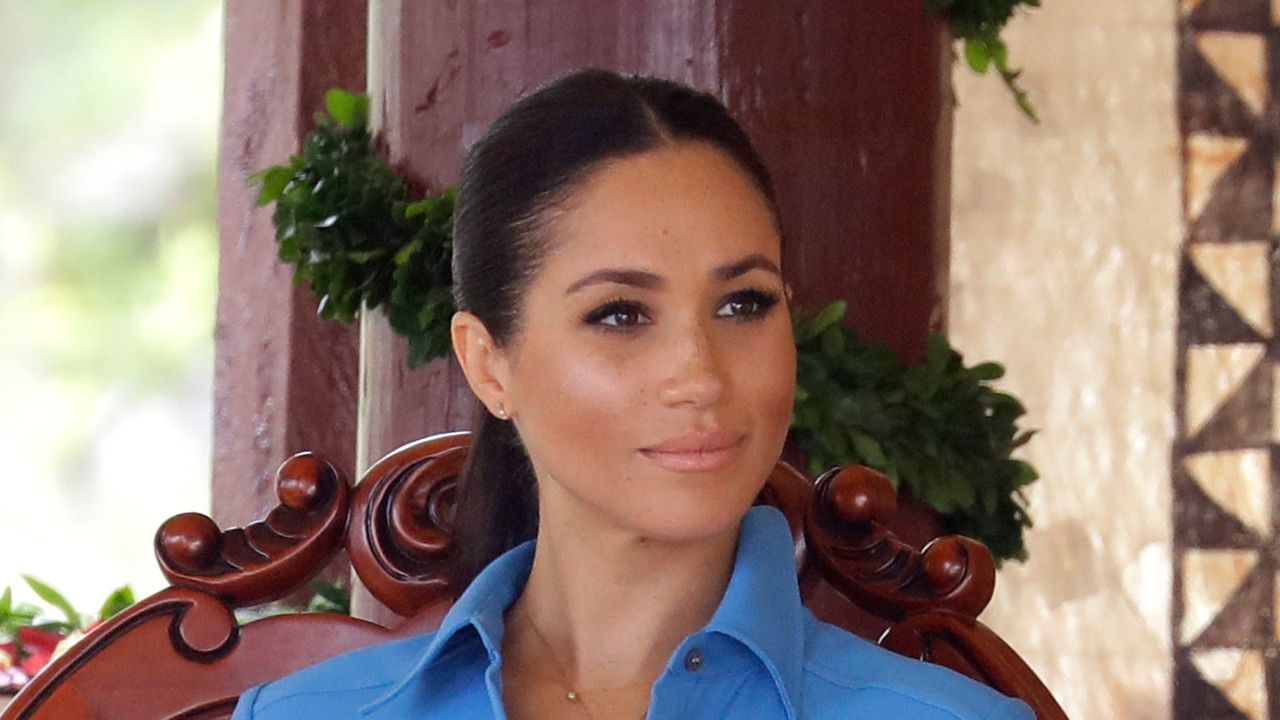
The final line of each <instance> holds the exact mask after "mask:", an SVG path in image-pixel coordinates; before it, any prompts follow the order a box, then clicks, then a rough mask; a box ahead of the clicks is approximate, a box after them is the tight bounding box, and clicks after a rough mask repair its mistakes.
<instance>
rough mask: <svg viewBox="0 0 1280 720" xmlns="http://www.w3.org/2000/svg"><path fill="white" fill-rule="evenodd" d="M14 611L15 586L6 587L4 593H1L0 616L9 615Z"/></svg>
mask: <svg viewBox="0 0 1280 720" xmlns="http://www.w3.org/2000/svg"><path fill="white" fill-rule="evenodd" d="M11 612H13V588H11V587H6V588H5V589H4V595H0V617H8V616H9V614H10V613H11Z"/></svg>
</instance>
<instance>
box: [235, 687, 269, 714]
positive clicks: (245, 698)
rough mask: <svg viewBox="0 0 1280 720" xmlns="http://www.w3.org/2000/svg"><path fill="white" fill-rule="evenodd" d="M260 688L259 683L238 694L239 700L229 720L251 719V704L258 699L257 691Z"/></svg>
mask: <svg viewBox="0 0 1280 720" xmlns="http://www.w3.org/2000/svg"><path fill="white" fill-rule="evenodd" d="M261 689H262V686H261V685H258V686H257V687H252V688H249V689H248V690H246V691H245V692H244V694H243V695H241V696H240V700H239V701H238V702H236V709H235V712H233V713H231V719H230V720H253V705H254V703H255V702H257V700H258V691H259V690H261Z"/></svg>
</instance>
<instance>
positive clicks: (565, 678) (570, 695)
mask: <svg viewBox="0 0 1280 720" xmlns="http://www.w3.org/2000/svg"><path fill="white" fill-rule="evenodd" d="M517 609H518V610H519V611H520V613H521V614H522V615H524V621H525V623H527V624H528V625H529V629H530V630H532V631H533V634H534V635H535V636H536V637H537V638H538V642H540V643H542V646H543V647H545V648H546V649H547V654H548V655H550V656H551V664H553V665H555V667H556V672H558V673H560V681H561V683H562V684H563V685H564V686H565V688H567V691H566V692H565V695H564V698H565V700H568V701H569V702H571V703H573V704H574V705H576V706H577V707H578V708H579V709H580V710H582V713H583V714H584V715H586V716H587V718H589V720H596V716H595V714H593V713H592V712H591V708H590V707H588V706H587V701H586V699H585V698H583V697H582V693H580V692H578V691H577V690H574V689H573V687H572V685H571V684H570V683H569V673H568V672H566V671H565V669H564V666H563V665H561V664H560V659H559V658H557V657H556V652H555V650H553V649H551V643H550V642H549V641H548V640H547V636H545V635H543V634H542V631H541V630H539V629H538V624H537V623H535V622H534V621H533V616H532V615H530V614H529V612H528V611H527V610H526V609H525V608H524V605H523V604H521V605H520V606H519V607H518V608H517ZM621 687H627V686H626V685H622V686H621ZM648 716H649V706H648V704H645V708H644V710H643V711H642V712H641V713H640V717H639V719H638V720H645V718H647V717H648Z"/></svg>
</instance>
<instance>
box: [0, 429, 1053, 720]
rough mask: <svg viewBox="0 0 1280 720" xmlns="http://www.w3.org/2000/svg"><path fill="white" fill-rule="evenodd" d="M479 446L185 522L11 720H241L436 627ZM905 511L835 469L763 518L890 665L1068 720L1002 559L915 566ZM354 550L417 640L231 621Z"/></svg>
mask: <svg viewBox="0 0 1280 720" xmlns="http://www.w3.org/2000/svg"><path fill="white" fill-rule="evenodd" d="M469 442H470V434H469V433H465V432H463V433H447V434H443V435H436V436H432V437H429V438H425V439H423V440H419V441H417V442H414V443H410V444H408V445H405V446H404V447H401V448H399V449H398V450H396V451H394V452H392V453H390V454H389V455H387V456H386V457H385V458H383V459H382V460H380V461H378V462H377V463H376V464H375V465H374V466H373V467H371V468H370V469H369V470H368V471H367V472H366V473H365V474H364V477H363V478H362V479H361V482H360V483H359V485H358V486H357V487H356V488H355V489H354V490H349V489H348V487H347V485H346V483H345V482H344V481H343V480H342V478H340V477H339V476H338V474H337V473H336V472H335V471H334V470H333V468H332V467H330V466H329V465H328V464H326V463H324V462H322V461H321V460H319V459H318V458H316V457H315V456H314V455H311V454H309V453H303V454H300V455H297V456H295V457H293V458H290V459H289V460H288V461H286V462H285V463H284V465H282V466H281V468H280V470H279V472H278V473H277V476H276V490H277V494H278V496H279V498H280V505H279V506H278V507H276V508H275V509H273V510H272V511H271V512H270V513H269V514H268V516H267V517H266V519H265V520H262V521H260V522H256V523H253V524H251V525H249V526H248V527H245V528H233V529H230V530H225V531H223V530H220V529H219V528H218V527H217V526H216V525H215V524H214V523H213V521H212V520H210V519H209V518H208V517H206V516H204V515H199V514H195V513H186V514H182V515H178V516H175V517H173V518H171V519H170V520H168V521H167V522H165V523H164V525H162V526H161V528H160V530H159V531H158V532H157V533H156V541H155V552H156V558H157V560H158V561H159V563H160V566H161V568H162V570H163V571H164V573H165V576H166V577H167V578H169V580H170V582H171V583H172V585H171V586H170V587H169V588H166V589H165V590H162V591H160V592H159V593H156V594H155V595H152V596H151V597H149V598H147V599H145V600H143V601H142V602H140V603H138V604H137V605H135V606H134V607H132V608H130V609H129V610H127V611H126V612H124V613H121V614H120V615H118V616H116V617H115V618H113V619H112V620H111V621H110V622H108V623H106V624H104V625H103V626H101V627H99V628H98V629H97V630H95V631H93V632H92V633H91V634H90V635H89V636H88V637H86V638H85V639H83V640H82V641H81V642H79V643H77V644H76V645H75V646H74V647H73V648H72V649H71V650H70V651H68V652H67V653H66V654H65V655H63V656H61V657H60V658H58V659H57V660H56V661H54V662H53V663H52V664H51V665H50V666H49V667H48V668H46V669H45V671H44V672H42V673H40V674H39V675H37V676H36V678H35V679H34V680H33V681H32V682H31V683H30V684H29V685H28V686H27V687H26V688H25V689H24V690H23V692H22V693H20V694H19V695H18V696H17V697H16V698H15V699H14V701H13V703H12V704H11V705H10V706H9V707H8V708H7V709H6V710H5V711H3V712H0V720H55V719H56V720H90V718H130V719H131V720H133V719H136V720H179V719H181V720H215V719H217V718H226V717H228V716H229V715H230V713H231V710H232V708H233V707H234V704H235V699H236V697H237V696H238V695H239V694H240V693H241V692H243V691H244V690H246V689H248V688H249V687H252V686H253V685H256V684H258V683H261V682H265V681H268V680H271V679H274V678H277V677H280V676H282V675H285V674H287V673H289V672H292V671H293V670H296V669H300V668H302V667H305V666H307V665H311V664H314V663H316V662H319V661H321V660H324V659H326V658H328V657H332V656H333V655H336V654H339V653H341V652H346V651H349V650H354V649H357V648H360V647H364V646H367V645H370V644H373V643H376V642H380V641H383V640H390V639H392V638H395V637H402V636H406V635H409V634H413V633H418V632H423V631H426V630H429V629H431V628H434V627H436V626H437V625H438V623H439V621H440V619H441V618H442V617H443V615H444V613H445V611H446V610H447V607H448V604H449V602H450V601H451V599H452V597H453V596H454V594H455V593H454V590H455V588H452V587H451V582H452V580H451V576H450V571H449V567H450V560H451V557H452V552H453V537H452V519H453V504H454V495H455V488H456V482H457V477H458V475H459V474H460V473H461V471H462V469H463V467H464V465H465V460H466V453H467V447H468V444H469ZM896 497H897V496H896V494H895V492H894V490H893V488H892V487H891V486H890V484H889V481H888V480H887V479H885V478H884V477H883V476H881V475H879V474H877V473H875V472H873V471H870V470H868V469H866V468H861V467H845V468H837V469H835V470H832V471H831V472H828V473H825V474H824V475H823V476H822V477H820V478H819V479H818V481H817V482H816V483H812V482H810V480H809V479H808V478H806V477H805V476H804V475H802V474H800V473H799V472H797V471H796V470H794V469H793V468H792V467H791V466H790V465H787V464H786V463H783V462H780V463H778V465H777V466H776V467H775V468H774V470H773V472H772V473H771V475H770V477H769V479H768V482H767V483H766V485H765V487H764V489H763V490H762V492H761V493H760V496H759V498H758V499H757V502H758V503H767V504H770V505H774V506H776V507H778V508H780V509H781V510H782V512H783V514H784V515H785V516H786V518H787V521H788V523H789V524H790V526H791V532H792V538H793V540H794V542H795V547H796V568H797V571H798V572H802V573H803V574H804V576H808V573H809V572H810V571H811V570H813V569H814V568H816V570H817V572H818V573H820V574H821V576H822V578H823V579H824V580H825V581H826V582H827V583H828V584H829V586H830V587H831V588H834V589H835V590H836V591H837V592H838V593H839V594H840V596H842V597H843V598H847V599H848V600H849V601H851V602H852V603H853V604H854V605H857V606H858V607H862V608H865V609H867V610H870V611H871V612H873V613H875V614H877V615H879V616H880V617H883V618H886V619H887V620H890V621H893V623H894V624H893V625H892V626H891V627H890V628H889V630H888V631H886V632H885V634H884V635H883V637H882V638H881V640H880V642H881V644H883V645H884V646H885V647H888V648H890V649H892V650H895V651H897V652H899V653H903V654H905V655H909V656H912V657H917V658H920V659H923V660H928V661H931V662H936V663H939V664H942V665H946V666H948V667H951V668H953V669H956V670H958V671H960V672H963V673H966V674H968V675H970V676H971V677H974V678H976V679H978V680H979V681H981V682H985V683H987V684H989V685H992V686H993V687H995V688H997V689H999V690H1001V691H1002V692H1005V693H1006V694H1010V695H1014V696H1017V697H1021V698H1023V699H1024V700H1027V701H1028V702H1029V703H1030V704H1031V705H1032V707H1033V708H1034V709H1035V710H1036V713H1037V717H1038V718H1039V719H1040V720H1065V715H1063V713H1062V710H1061V708H1060V707H1059V706H1058V705H1057V703H1056V702H1055V701H1054V700H1053V697H1052V696H1051V695H1050V694H1049V692H1048V691H1047V690H1046V689H1045V687H1044V685H1043V684H1042V683H1041V682H1040V681H1039V679H1038V678H1036V676H1035V674H1034V673H1033V672H1032V671H1031V669H1030V668H1028V667H1027V666H1026V664H1025V663H1023V662H1022V660H1021V659H1020V658H1019V657H1018V656H1017V654H1016V653H1015V652H1014V651H1013V650H1012V649H1010V648H1009V646H1008V645H1006V644H1005V643H1004V642H1003V641H1001V640H1000V638H998V637H996V635H995V634H994V633H992V632H991V631H990V630H989V629H987V628H986V627H984V626H983V625H982V624H981V623H980V622H978V621H977V620H976V617H977V615H978V614H979V613H980V612H981V611H982V610H983V608H985V607H986V605H987V602H988V601H989V600H990V599H991V594H992V591H993V588H994V585H995V569H994V566H993V563H992V560H991V554H990V553H989V552H988V551H987V549H986V548H985V547H983V546H982V545H981V544H979V543H977V542H974V541H972V540H968V539H965V538H959V537H948V538H939V539H938V540H935V541H933V542H932V543H930V544H929V545H927V546H926V547H925V549H924V550H923V551H921V552H917V551H915V550H914V549H913V548H911V547H910V546H908V545H906V544H905V543H903V542H901V541H899V540H897V539H896V538H895V537H894V536H893V535H892V534H891V533H889V532H887V531H885V530H884V529H883V523H884V522H885V521H886V520H887V519H889V518H890V517H891V516H892V515H893V513H894V511H895V507H896ZM348 518H349V519H350V520H349V521H348ZM344 539H345V547H346V550H347V552H348V554H349V556H350V558H351V562H352V565H353V566H354V568H355V570H356V572H357V573H358V574H359V576H360V579H361V580H362V581H363V582H364V584H365V585H366V586H367V587H368V588H369V590H370V591H371V592H372V593H373V595H374V596H375V597H376V598H377V599H378V600H379V601H381V602H382V603H384V604H385V605H387V606H388V607H389V608H391V609H392V610H393V611H395V612H396V613H398V614H400V615H402V616H404V617H406V618H408V620H407V621H406V622H404V623H402V624H400V625H399V626H397V627H396V628H394V629H386V628H382V627H379V626H377V625H375V624H373V623H369V622H366V621H363V620H356V619H353V618H349V617H346V616H341V615H334V614H327V613H309V614H301V615H280V616H273V617H267V618H264V619H260V620H257V621H254V622H250V623H248V624H245V625H238V624H237V622H236V619H235V617H234V615H233V613H232V610H233V609H234V608H236V607H243V606H248V605H253V604H257V603H262V602H266V601H269V600H274V599H279V598H282V597H284V596H286V595H287V594H288V593H289V592H291V591H292V590H293V589H294V588H296V587H298V586H300V585H301V584H303V583H305V582H306V581H307V580H308V579H310V578H311V577H312V576H313V575H315V574H317V573H319V572H320V571H321V570H322V569H323V568H324V567H325V566H326V565H327V564H328V562H329V561H330V559H331V558H332V557H333V556H334V555H335V554H336V553H337V552H338V550H339V549H340V548H341V547H342V545H343V544H344ZM806 602H809V599H808V598H806ZM838 619H839V618H837V620H838Z"/></svg>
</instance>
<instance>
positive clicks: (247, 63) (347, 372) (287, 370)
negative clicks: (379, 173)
mask: <svg viewBox="0 0 1280 720" xmlns="http://www.w3.org/2000/svg"><path fill="white" fill-rule="evenodd" d="M224 20H225V23H226V27H225V38H226V79H225V84H224V91H223V122H222V141H221V149H220V153H219V159H218V235H219V244H220V259H219V268H218V311H217V312H218V315H217V318H218V319H217V336H216V345H215V353H216V366H215V373H214V438H213V452H214V466H213V509H214V517H215V518H216V519H217V520H218V521H219V522H220V523H222V524H224V525H230V524H244V523H248V522H249V521H251V520H253V519H256V518H261V517H262V516H263V515H265V513H266V512H267V510H269V509H270V508H271V507H273V506H275V505H276V498H275V495H274V491H273V486H272V482H271V481H272V478H273V475H274V473H275V470H276V468H277V467H278V466H279V465H280V463H281V462H282V461H284V459H285V458H287V457H288V456H289V455H291V454H293V453H295V452H298V451H300V450H314V451H316V452H319V453H321V454H323V455H324V456H325V457H326V458H328V459H330V460H331V461H333V462H334V463H336V464H337V465H338V467H339V469H340V470H341V471H342V472H343V473H344V474H346V476H347V477H351V474H352V473H353V471H354V470H355V445H356V427H355V426H356V423H355V414H356V367H357V360H358V349H357V348H358V342H357V333H356V330H355V329H354V328H347V327H344V326H342V325H338V324H335V323H327V322H322V321H320V320H319V318H317V317H316V313H315V308H316V303H315V300H314V299H313V298H312V297H311V294H310V291H309V290H308V289H307V288H305V287H295V286H294V285H293V282H292V268H290V267H288V266H285V265H283V264H281V263H280V262H279V261H278V260H277V259H276V246H275V242H274V240H273V235H274V230H273V228H272V224H271V209H270V208H258V207H256V206H255V204H254V200H255V197H256V193H255V191H254V190H252V189H249V188H247V187H246V186H245V179H246V178H247V177H248V176H249V175H250V174H251V173H253V172H255V171H257V170H260V169H262V168H263V167H266V166H268V165H274V164H278V163H281V162H283V161H284V160H285V159H286V158H287V157H288V156H289V155H290V154H291V153H294V152H297V151H298V149H299V147H300V143H301V140H302V138H303V136H304V135H305V134H306V132H307V131H308V130H309V129H310V127H311V121H312V117H313V116H314V114H315V113H316V111H318V110H320V109H321V108H322V107H323V98H324V92H325V91H326V90H327V89H328V88H330V87H334V86H340V87H344V88H347V89H349V90H353V91H363V90H364V87H365V65H366V60H365V49H366V37H367V32H368V25H367V5H366V4H365V2H363V0H280V1H279V2H269V3H264V2H258V1H257V0H228V2H227V3H226V8H225V18H224Z"/></svg>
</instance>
